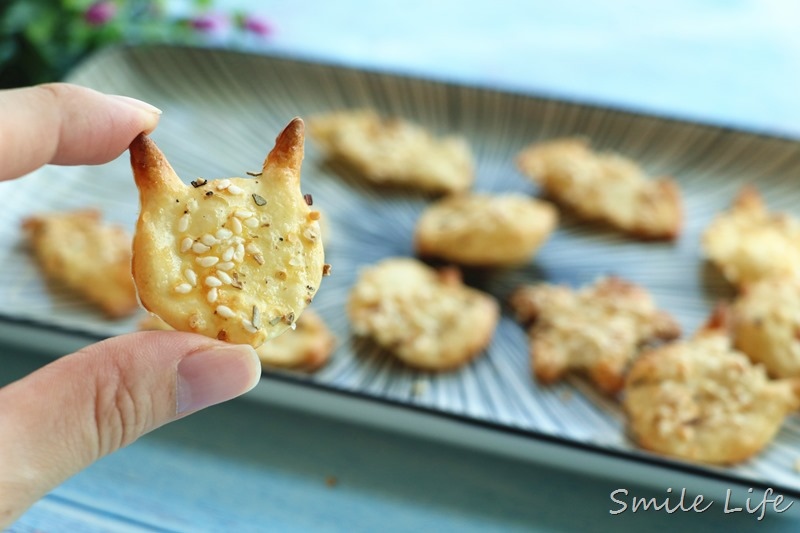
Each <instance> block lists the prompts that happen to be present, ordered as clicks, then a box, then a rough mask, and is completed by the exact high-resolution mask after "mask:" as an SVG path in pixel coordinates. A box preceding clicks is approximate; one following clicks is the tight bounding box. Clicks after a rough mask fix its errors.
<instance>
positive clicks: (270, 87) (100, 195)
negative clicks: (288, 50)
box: [0, 47, 800, 491]
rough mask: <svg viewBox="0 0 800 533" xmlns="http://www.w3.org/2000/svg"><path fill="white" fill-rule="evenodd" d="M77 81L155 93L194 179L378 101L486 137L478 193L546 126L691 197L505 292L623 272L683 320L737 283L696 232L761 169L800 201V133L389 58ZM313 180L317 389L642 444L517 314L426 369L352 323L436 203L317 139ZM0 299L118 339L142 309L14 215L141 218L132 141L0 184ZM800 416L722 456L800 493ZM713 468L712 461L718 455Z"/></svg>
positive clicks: (575, 243)
mask: <svg viewBox="0 0 800 533" xmlns="http://www.w3.org/2000/svg"><path fill="white" fill-rule="evenodd" d="M71 80H72V81H74V82H77V83H80V84H84V85H88V86H91V87H94V88H96V89H99V90H102V91H105V92H110V93H122V94H127V95H130V96H134V97H138V98H141V99H144V100H147V101H149V102H151V103H152V104H154V105H156V106H158V107H160V108H161V109H162V110H163V111H164V115H163V118H162V120H161V125H160V126H159V128H158V129H157V130H156V132H155V133H154V134H153V138H154V139H155V141H156V142H157V143H158V145H159V146H160V147H161V148H162V150H163V151H164V152H165V153H166V155H167V157H168V159H169V160H170V162H171V163H172V164H173V166H174V167H175V169H176V170H177V172H178V174H179V175H180V176H182V177H183V179H184V180H186V181H188V180H191V179H194V178H196V177H198V176H203V177H208V178H217V177H223V176H231V175H244V172H245V171H249V170H257V169H258V168H259V166H260V163H261V161H262V160H263V157H264V155H265V154H266V152H267V151H268V150H269V149H270V148H271V146H272V142H273V140H274V138H275V135H276V134H277V133H278V132H279V131H280V129H281V128H282V127H283V126H284V125H285V124H286V123H287V122H288V121H289V120H290V119H291V118H292V117H294V116H301V117H309V116H311V115H314V114H316V113H322V112H327V111H330V110H334V109H341V108H354V107H374V108H376V109H377V110H379V111H381V112H383V113H387V114H394V115H400V116H403V117H406V118H408V119H410V120H413V121H416V122H419V123H421V124H423V125H424V126H426V127H428V128H430V129H431V130H433V131H434V132H437V133H450V132H458V133H460V134H463V135H464V136H466V137H467V139H468V140H469V141H470V143H471V145H472V146H473V148H474V151H475V154H476V157H477V162H478V167H477V182H476V186H475V188H476V189H477V190H480V191H498V192H499V191H519V192H528V193H531V194H535V193H536V192H537V191H536V189H535V187H534V186H533V185H532V184H531V183H530V182H528V181H527V180H526V179H524V178H523V177H522V176H521V175H520V174H519V172H518V171H517V170H516V169H515V166H514V163H513V160H514V156H515V154H516V153H517V152H518V151H519V150H520V149H521V148H522V147H523V146H525V145H526V144H528V143H530V142H531V141H534V140H537V139H547V138H551V137H556V136H561V135H576V134H579V135H585V136H588V137H589V138H591V139H592V141H593V144H594V146H596V147H597V148H600V149H613V150H616V151H618V152H621V153H622V154H625V155H627V156H629V157H632V158H634V159H636V160H637V161H639V162H641V163H642V164H643V165H644V167H645V168H646V169H647V170H648V171H649V172H650V173H651V174H654V175H663V174H667V175H672V176H675V177H676V179H677V180H678V181H679V182H680V185H681V188H682V190H683V193H684V198H685V209H686V212H685V217H686V226H685V231H684V234H683V235H682V237H681V238H680V240H679V241H678V242H676V243H674V244H664V243H640V242H636V241H632V240H630V239H626V238H624V237H622V236H620V235H619V234H617V233H615V232H612V231H608V230H605V229H598V228H597V227H594V226H592V225H589V224H585V223H581V222H579V221H575V220H571V219H569V218H568V217H567V218H566V219H565V220H562V224H561V226H560V227H559V229H558V231H557V232H556V233H555V234H554V235H553V237H552V238H551V239H550V240H549V241H548V242H547V243H546V245H545V246H544V247H543V248H542V250H541V252H540V253H539V255H538V256H537V257H536V258H535V260H534V261H532V262H531V263H530V264H529V265H527V266H524V267H522V268H518V269H513V270H507V271H496V272H483V273H468V274H467V280H468V281H469V282H470V283H471V284H473V285H475V286H477V287H479V288H482V289H484V290H486V291H488V292H490V293H491V294H493V295H495V296H496V297H498V299H500V301H505V297H506V296H507V294H508V293H509V291H511V290H512V289H513V288H514V287H516V286H517V285H519V284H521V283H529V282H533V281H538V280H547V281H551V282H561V283H567V284H570V285H573V286H578V285H582V284H585V283H588V282H591V281H592V280H594V279H595V278H596V277H597V276H599V275H602V274H609V273H615V274H618V275H621V276H623V277H625V278H628V279H630V280H632V281H635V282H637V283H640V284H642V285H644V286H646V287H647V288H649V289H650V291H652V294H653V295H654V297H655V299H656V301H657V302H658V304H659V306H660V307H662V308H664V309H666V310H668V311H670V312H672V313H673V314H674V315H675V316H677V317H678V318H679V320H680V322H681V324H682V326H683V327H684V330H685V331H686V332H692V331H693V330H694V329H695V328H697V326H698V325H699V324H700V323H701V322H702V320H703V319H704V318H705V316H706V315H707V314H708V313H709V310H710V309H711V307H712V306H713V304H714V302H716V301H717V300H719V299H723V298H729V297H730V296H731V295H732V292H731V290H730V288H729V287H728V286H727V284H726V283H724V282H723V281H722V280H721V278H720V277H719V275H718V274H717V273H716V272H715V271H714V269H712V268H709V267H708V266H707V265H706V264H705V263H704V261H703V260H702V257H701V252H700V248H699V239H700V234H701V233H702V231H703V228H704V227H705V226H706V225H707V224H708V223H709V221H710V219H711V218H712V216H713V215H714V214H715V213H716V212H718V211H720V210H722V209H725V208H726V207H727V206H728V205H729V203H730V201H731V199H732V197H733V195H734V194H735V192H736V191H737V189H738V188H739V187H740V186H741V185H742V184H743V183H756V184H757V185H758V187H759V189H760V191H761V192H762V193H763V194H764V196H765V198H766V200H767V201H768V202H769V204H770V206H771V207H772V208H774V209H779V210H784V211H789V212H794V213H795V214H798V215H800V208H798V206H799V205H800V188H798V179H800V145H798V143H797V142H795V141H792V140H789V139H780V138H774V137H767V136H761V135H757V134H753V133H747V132H740V131H734V130H730V129H726V128H718V127H713V126H708V125H698V124H693V123H687V122H682V121H676V120H670V119H665V118H660V117H654V116H643V115H640V114H636V113H632V112H626V111H622V110H617V109H608V108H601V107H593V106H586V105H581V104H578V103H570V102H563V101H557V100H552V99H543V98H536V97H531V96H529V95H523V94H511V93H506V92H499V91H495V90H490V89H486V88H476V87H464V86H458V85H453V84H449V83H441V82H437V81H432V80H420V79H413V78H408V77H402V76H397V75H391V74H387V73H382V72H364V71H358V70H353V69H348V68H342V67H338V66H331V65H320V64H314V63H308V62H303V61H296V60H290V59H284V58H271V57H264V56H257V55H248V54H240V53H235V52H225V51H213V50H201V49H191V48H171V47H154V48H130V49H116V50H109V51H106V52H105V53H103V54H101V55H99V56H96V57H94V58H93V59H91V60H90V61H88V62H87V63H85V64H83V65H82V66H81V67H80V68H79V69H78V70H77V71H75V72H74V73H73V75H72V77H71ZM306 147H307V151H306V158H305V163H304V168H303V189H304V192H306V193H311V194H312V195H313V197H314V201H315V204H314V205H315V207H319V208H320V210H321V211H322V212H323V216H324V217H325V219H326V220H327V222H328V234H329V237H328V239H327V243H326V254H327V258H328V259H327V261H328V262H329V263H331V264H332V265H333V275H332V276H331V277H329V278H326V280H325V282H324V283H323V286H322V288H321V289H320V291H319V293H318V296H317V298H316V299H315V301H314V304H313V306H314V307H315V308H316V310H317V311H318V312H319V313H320V314H321V315H322V316H323V318H324V319H325V320H326V321H327V323H328V324H329V325H330V327H331V328H332V329H333V330H334V332H335V334H336V335H337V337H338V340H339V343H338V348H337V350H336V352H335V354H334V356H333V358H332V361H331V362H330V364H328V365H327V366H326V367H325V368H323V369H322V370H321V371H319V372H318V373H316V374H314V375H313V376H308V377H305V376H295V375H294V374H292V375H293V376H295V377H296V378H297V379H301V380H308V381H310V382H312V383H314V384H317V385H319V386H322V387H330V388H334V389H339V390H345V391H355V392H358V393H359V394H362V395H364V397H365V401H369V398H373V397H374V398H380V399H382V400H389V401H393V402H400V403H403V404H411V405H414V406H417V407H421V408H424V409H430V410H433V411H437V412H446V413H449V414H454V415H458V416H462V417H465V418H468V419H478V420H483V421H489V422H493V423H496V424H500V425H503V426H508V427H511V428H515V429H518V430H523V431H527V432H529V434H530V435H531V436H532V437H534V438H535V437H536V435H542V434H544V435H548V436H553V437H558V438H562V439H566V440H568V441H572V442H580V443H583V444H587V445H589V446H593V447H598V448H604V449H611V450H616V451H622V452H623V453H625V454H630V455H631V456H634V455H640V454H641V452H639V451H638V450H636V449H635V448H634V447H633V446H632V445H631V444H630V442H629V441H628V439H627V436H626V434H625V428H624V420H623V417H622V415H621V412H620V409H619V407H618V405H617V404H616V403H615V402H613V401H611V400H609V399H607V398H604V397H602V396H601V395H598V394H596V393H595V392H594V391H593V389H592V388H591V387H590V386H588V385H587V384H586V383H584V382H583V381H582V380H580V379H570V380H568V381H566V382H563V383H559V384H556V385H553V386H549V387H540V386H538V385H537V384H536V383H535V382H534V381H533V380H532V379H531V377H530V372H529V361H528V353H527V340H526V336H525V333H524V332H523V331H522V329H521V328H520V327H519V326H518V325H517V324H516V323H515V322H514V321H513V320H512V319H511V318H510V315H509V314H508V312H505V313H504V316H503V318H502V320H501V322H500V325H499V328H498V330H497V333H496V335H495V337H494V339H493V341H492V343H491V346H490V347H489V349H488V350H487V353H486V355H485V356H484V357H481V358H479V359H478V360H476V361H475V362H473V363H472V364H470V365H469V366H467V367H466V368H463V369H461V370H459V371H456V372H451V373H444V374H430V373H425V372H420V371H417V370H413V369H410V368H408V367H405V366H403V365H402V364H400V363H398V362H397V361H395V360H394V359H392V358H391V357H387V355H386V354H385V353H384V352H383V351H382V350H380V349H378V348H376V347H375V346H374V345H373V344H371V343H369V342H367V341H364V340H362V339H357V338H354V337H353V336H352V335H351V334H350V332H349V325H348V322H347V318H346V315H345V313H344V312H343V309H344V302H345V300H346V297H347V294H348V291H349V289H350V287H351V285H352V283H353V281H354V279H355V277H356V276H357V274H358V272H359V269H360V268H361V267H362V266H364V265H368V264H371V263H374V262H376V261H378V260H380V259H382V258H384V257H389V256H396V255H411V254H412V230H413V227H414V224H415V221H416V219H417V216H418V215H419V213H420V212H421V210H422V209H423V208H424V206H425V205H426V204H427V203H428V202H429V201H430V198H426V197H424V196H420V195H418V194H414V193H409V192H398V191H391V192H387V191H383V190H378V189H375V188H372V187H370V186H367V185H364V184H363V183H361V182H359V181H358V180H357V179H355V178H354V177H353V176H350V175H348V173H347V170H346V169H345V168H342V167H338V166H337V165H335V164H331V163H328V162H326V161H324V160H323V158H322V157H321V154H320V152H319V151H318V150H317V148H316V147H315V146H314V143H313V141H310V140H309V142H308V143H307V145H306ZM0 197H2V198H3V203H4V206H5V207H4V209H3V210H1V211H0V232H2V237H3V238H2V240H0V243H2V244H0V260H2V264H3V265H4V268H3V269H2V270H0V314H2V315H5V316H6V317H10V318H14V319H25V320H29V321H32V322H34V323H37V324H41V325H42V326H43V327H58V328H62V329H66V330H69V331H80V332H88V333H91V334H93V335H96V336H110V335H115V334H119V333H122V332H126V331H131V330H133V329H134V328H135V324H136V321H137V320H138V318H139V317H136V318H133V319H130V320H124V321H119V322H109V321H106V320H104V319H103V318H102V317H101V316H99V315H98V314H97V313H96V312H95V311H94V310H93V309H91V308H89V307H87V306H85V305H83V304H82V303H81V302H80V301H79V300H78V299H76V298H74V297H73V295H71V294H70V293H69V292H68V291H66V290H64V288H63V287H58V286H55V285H52V284H48V283H46V282H44V281H43V280H42V279H41V277H40V275H39V272H38V270H37V268H36V265H35V264H34V263H33V262H32V261H31V259H30V257H29V254H28V253H27V251H26V250H25V248H24V245H23V243H22V242H21V238H20V233H19V230H18V228H19V224H20V221H21V220H22V219H23V218H24V217H25V216H27V215H29V214H32V213H35V212H41V211H49V210H61V209H67V208H74V207H85V206H96V207H99V208H101V209H102V210H103V211H104V213H105V215H106V218H107V219H109V220H112V221H115V222H119V223H121V224H123V225H124V226H126V227H128V228H130V229H132V228H133V225H134V221H135V218H136V214H137V210H138V203H137V193H136V190H135V187H134V184H133V180H132V179H131V173H130V168H129V166H128V160H127V155H123V156H122V157H121V158H120V159H118V160H116V161H114V162H112V163H110V164H108V165H104V166H102V167H62V168H59V167H47V168H44V169H42V170H40V171H38V172H36V173H34V174H33V175H31V176H29V177H27V178H26V179H23V180H18V181H15V182H8V183H2V184H0ZM799 449H800V418H798V417H797V416H792V417H790V418H789V420H788V421H787V422H786V424H785V425H784V428H783V430H782V431H781V433H780V434H779V436H778V438H777V440H776V442H775V444H774V445H773V446H771V447H769V448H768V449H767V450H766V451H765V452H764V453H762V454H761V455H760V456H759V457H758V458H756V459H755V460H753V461H751V462H749V463H747V464H745V465H741V466H738V467H735V468H731V469H727V470H725V473H726V475H731V476H734V477H737V478H739V479H744V480H752V481H759V482H763V483H770V484H772V486H783V487H785V488H789V489H790V490H795V491H797V490H800V475H798V474H797V473H795V472H794V470H793V465H794V462H795V459H796V457H797V455H798V450H799ZM708 471H711V469H708Z"/></svg>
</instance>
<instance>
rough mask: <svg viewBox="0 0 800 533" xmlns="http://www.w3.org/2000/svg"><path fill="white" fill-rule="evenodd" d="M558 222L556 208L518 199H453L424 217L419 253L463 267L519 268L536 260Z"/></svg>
mask: <svg viewBox="0 0 800 533" xmlns="http://www.w3.org/2000/svg"><path fill="white" fill-rule="evenodd" d="M557 221H558V213H557V211H556V210H555V208H554V207H553V206H552V205H550V204H549V203H547V202H543V201H540V200H535V199H533V198H530V197H527V196H523V195H519V194H505V195H496V196H491V195H487V194H472V195H454V196H449V197H447V198H444V199H442V200H439V201H438V202H436V203H434V204H432V205H431V206H430V207H428V208H427V209H426V210H425V211H424V212H423V213H422V215H421V216H420V218H419V221H418V222H417V227H416V234H415V244H416V250H417V253H418V254H419V255H421V256H430V257H438V258H441V259H445V260H448V261H452V262H455V263H460V264H463V265H472V266H508V265H516V264H520V263H524V262H525V261H527V260H529V259H530V258H531V256H532V255H533V254H534V253H535V252H536V250H538V249H539V247H540V246H541V245H542V244H543V243H544V242H545V241H546V240H547V238H548V237H549V236H550V233H551V232H552V231H553V230H554V229H555V227H556V224H557Z"/></svg>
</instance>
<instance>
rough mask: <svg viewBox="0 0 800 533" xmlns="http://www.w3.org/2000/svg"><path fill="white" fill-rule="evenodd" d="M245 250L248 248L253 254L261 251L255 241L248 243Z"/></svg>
mask: <svg viewBox="0 0 800 533" xmlns="http://www.w3.org/2000/svg"><path fill="white" fill-rule="evenodd" d="M245 250H247V251H248V252H250V253H251V254H257V253H259V252H260V251H261V250H259V248H258V246H256V244H255V243H253V242H251V243H250V244H248V245H247V246H246V247H245Z"/></svg>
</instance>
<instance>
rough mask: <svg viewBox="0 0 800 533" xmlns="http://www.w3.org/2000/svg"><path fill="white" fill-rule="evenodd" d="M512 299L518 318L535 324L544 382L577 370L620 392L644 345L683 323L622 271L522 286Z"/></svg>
mask: <svg viewBox="0 0 800 533" xmlns="http://www.w3.org/2000/svg"><path fill="white" fill-rule="evenodd" d="M510 304H511V307H512V309H513V310H514V311H515V313H516V315H517V319H518V320H519V321H520V322H522V323H523V324H530V327H529V330H528V335H529V337H530V352H531V366H532V369H533V373H534V375H535V376H536V379H537V380H539V381H540V382H542V383H553V382H555V381H558V380H560V379H562V378H563V377H564V376H565V375H566V374H567V373H568V372H571V371H578V372H583V373H585V374H587V375H588V376H589V378H590V379H591V380H592V382H593V383H594V384H595V385H596V386H597V388H598V389H600V390H601V391H603V392H605V393H607V394H615V393H617V392H619V391H620V390H621V389H622V386H623V384H624V381H625V373H626V372H627V368H628V365H629V364H630V362H631V361H632V360H633V359H634V357H636V355H637V354H638V353H639V351H640V350H641V349H642V347H643V346H645V345H646V344H648V343H652V342H656V341H665V340H671V339H674V338H676V337H678V336H679V335H680V326H679V325H678V323H677V322H676V321H675V320H674V319H673V318H672V316H670V315H669V314H668V313H666V312H664V311H661V310H659V309H658V308H656V305H655V303H654V302H653V299H652V297H651V296H650V294H649V293H648V292H647V291H646V290H645V289H644V288H643V287H640V286H639V285H636V284H634V283H631V282H629V281H626V280H623V279H621V278H617V277H605V278H600V279H598V280H597V281H596V282H595V283H594V284H592V285H590V286H587V287H584V288H581V289H579V290H573V289H571V288H569V287H566V286H563V285H552V284H548V283H542V284H538V285H529V286H523V287H520V288H519V289H517V290H516V291H514V293H512V295H511V297H510Z"/></svg>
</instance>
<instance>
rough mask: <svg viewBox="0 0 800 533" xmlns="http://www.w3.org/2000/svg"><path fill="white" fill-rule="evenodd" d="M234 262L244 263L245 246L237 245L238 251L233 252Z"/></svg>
mask: <svg viewBox="0 0 800 533" xmlns="http://www.w3.org/2000/svg"><path fill="white" fill-rule="evenodd" d="M233 260H234V261H236V262H237V263H241V262H242V261H244V244H242V243H239V244H237V245H236V251H235V252H233Z"/></svg>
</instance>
